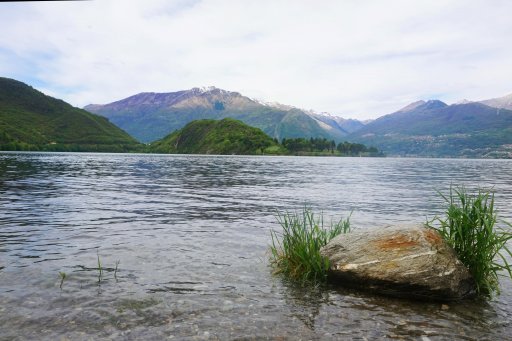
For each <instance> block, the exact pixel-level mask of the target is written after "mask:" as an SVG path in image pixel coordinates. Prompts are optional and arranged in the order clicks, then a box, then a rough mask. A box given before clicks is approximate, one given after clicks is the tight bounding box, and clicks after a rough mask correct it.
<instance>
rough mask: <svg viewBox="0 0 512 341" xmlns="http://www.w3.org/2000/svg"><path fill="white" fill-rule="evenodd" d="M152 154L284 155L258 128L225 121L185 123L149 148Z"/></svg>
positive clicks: (226, 119)
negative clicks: (181, 127)
mask: <svg viewBox="0 0 512 341" xmlns="http://www.w3.org/2000/svg"><path fill="white" fill-rule="evenodd" d="M149 151H150V152H154V153H176V154H238V155H254V154H284V153H285V150H284V149H282V148H281V147H280V146H279V145H277V144H276V143H275V142H274V140H273V139H272V138H270V137H269V136H268V135H266V134H265V133H264V132H262V131H261V130H260V129H257V128H253V127H250V126H248V125H246V124H244V123H242V122H240V121H237V120H234V119H230V118H225V119H222V120H220V121H215V120H198V121H193V122H191V123H189V124H187V125H186V126H185V127H184V128H183V129H181V130H178V131H176V132H174V133H172V134H170V135H168V136H167V137H165V138H163V139H162V140H160V141H157V142H154V143H152V144H151V145H150V147H149Z"/></svg>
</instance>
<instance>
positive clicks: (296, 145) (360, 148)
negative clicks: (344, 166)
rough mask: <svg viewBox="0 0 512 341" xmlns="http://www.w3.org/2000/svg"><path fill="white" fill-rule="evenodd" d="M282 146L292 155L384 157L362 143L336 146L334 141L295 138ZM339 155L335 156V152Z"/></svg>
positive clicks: (347, 143) (283, 142) (287, 140)
mask: <svg viewBox="0 0 512 341" xmlns="http://www.w3.org/2000/svg"><path fill="white" fill-rule="evenodd" d="M281 144H282V145H283V147H285V148H286V149H288V151H289V152H290V153H292V154H308V153H313V154H318V153H320V154H322V153H324V154H326V153H327V154H331V155H337V156H383V154H382V153H380V152H379V151H378V150H377V148H375V147H370V148H368V147H366V146H365V145H363V144H360V143H349V142H346V141H345V142H343V143H339V144H338V145H337V146H336V142H335V141H334V140H330V141H329V140H328V139H326V138H313V137H311V138H309V139H305V138H295V139H283V140H282V142H281ZM336 151H337V153H336V154H335V152H336Z"/></svg>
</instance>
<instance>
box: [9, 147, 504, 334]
mask: <svg viewBox="0 0 512 341" xmlns="http://www.w3.org/2000/svg"><path fill="white" fill-rule="evenodd" d="M511 174H512V162H511V161H505V160H446V159H442V160H441V159H439V160H436V159H388V158H386V159H367V158H320V157H311V158H308V157H240V156H224V157H221V156H164V155H127V154H72V153H69V154H57V153H55V154H53V153H47V154H38V153H0V326H1V328H0V339H5V340H11V339H19V340H24V339H48V340H55V339H61V338H64V339H66V338H68V339H71V340H82V339H83V340H88V339H154V340H161V339H167V338H174V339H191V340H195V339H199V340H201V339H213V340H215V339H218V340H225V339H266V338H270V339H277V340H280V339H322V340H324V339H354V340H364V339H368V340H372V339H386V338H388V339H395V338H396V339H418V340H428V339H430V340H439V339H441V340H444V339H446V340H452V339H462V340H482V339H488V340H506V339H512V337H511V335H512V323H511V317H510V316H512V304H511V303H512V284H511V281H510V280H509V279H504V280H503V281H502V294H501V296H499V297H497V298H495V299H493V300H492V301H490V302H481V301H468V302H462V303H450V304H447V305H442V304H440V303H418V302H411V301H407V300H400V299H392V298H386V297H379V296H374V295H370V294H366V293H361V292H356V291H353V290H348V289H336V288H332V287H328V288H324V289H321V290H315V289H311V288H310V289H301V288H297V287H295V286H293V285H292V284H290V283H286V282H283V281H282V280H281V279H279V278H276V277H273V276H271V274H270V270H269V268H268V263H267V254H266V252H267V249H268V244H269V242H270V230H271V229H278V228H279V226H278V225H277V223H276V220H275V212H276V211H280V212H283V211H284V210H295V209H301V207H302V206H303V205H304V204H305V203H307V204H309V205H311V206H312V207H313V208H314V209H317V210H323V211H324V214H325V216H326V217H330V216H334V217H337V218H339V217H341V216H343V217H344V216H346V215H348V214H350V212H353V213H352V219H351V220H352V222H353V225H354V226H356V227H357V228H367V227H371V226H381V225H385V224H389V223H422V222H424V221H425V219H426V217H430V218H431V217H433V216H434V215H435V214H437V213H441V212H442V208H443V202H442V201H441V199H440V198H439V197H438V196H437V195H436V192H435V191H436V190H442V191H445V190H446V189H447V188H448V187H449V186H450V184H451V183H453V184H464V185H466V186H468V187H471V188H474V187H475V186H477V185H480V186H484V187H491V186H494V189H495V191H496V202H497V204H498V209H499V212H500V215H501V217H503V218H506V219H508V220H512V206H511V205H510V203H511V202H512V179H511V177H510V175H511ZM98 257H99V259H100V262H101V264H102V268H103V269H104V271H103V273H102V276H101V278H100V277H99V273H98V269H97V268H98ZM117 261H119V264H118V270H117V271H115V267H116V262H117ZM59 272H65V273H66V275H67V276H66V278H65V280H64V282H63V285H62V290H61V289H60V288H59V284H60V277H59Z"/></svg>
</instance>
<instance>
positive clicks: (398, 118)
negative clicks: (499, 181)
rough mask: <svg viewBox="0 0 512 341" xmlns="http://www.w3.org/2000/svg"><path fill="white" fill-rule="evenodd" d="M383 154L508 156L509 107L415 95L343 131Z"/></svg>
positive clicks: (511, 141)
mask: <svg viewBox="0 0 512 341" xmlns="http://www.w3.org/2000/svg"><path fill="white" fill-rule="evenodd" d="M347 139H348V140H349V141H353V142H360V143H365V144H368V145H372V146H375V147H377V148H379V149H380V150H382V151H383V152H384V153H386V154H387V155H398V156H427V157H432V156H434V157H511V156H512V111H510V110H506V109H499V110H498V109H496V108H492V107H489V106H487V105H484V104H481V103H477V102H467V103H462V104H453V105H447V104H446V103H443V102H441V101H437V100H431V101H426V102H425V101H418V102H415V103H412V104H410V105H408V106H406V107H404V108H403V109H401V110H398V111H397V112H395V113H392V114H389V115H385V116H382V117H380V118H378V119H376V120H374V121H372V122H370V123H368V124H367V125H366V126H365V127H363V128H362V129H360V130H358V131H356V132H355V133H352V134H351V135H349V136H348V137H347Z"/></svg>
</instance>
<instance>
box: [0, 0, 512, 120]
mask: <svg viewBox="0 0 512 341" xmlns="http://www.w3.org/2000/svg"><path fill="white" fill-rule="evenodd" d="M511 13H512V1H508V0H503V1H499V0H485V1H484V0H482V1H472V0H459V1H451V0H443V1H431V0H428V1H423V0H415V1H410V0H407V1H395V0H382V1H371V0H368V1H359V0H333V1H328V0H325V1H324V0H318V1H313V0H310V1H301V0H289V1H279V0H270V1H266V0H259V1H249V0H247V1H245V0H239V1H235V0H211V1H210V0H204V1H200V0H197V1H195V0H190V1H184V0H175V1H174V0H171V1H169V0H144V1H132V0H119V1H109V0H95V1H68V2H37V3H33V2H19V3H12V2H11V3H4V2H2V3H0V28H1V29H0V76H2V77H9V78H14V79H17V80H20V81H22V82H25V83H27V84H29V85H31V86H33V87H34V88H36V89H38V90H40V91H43V92H44V93H46V94H48V95H51V96H54V97H57V98H61V99H63V100H65V101H67V102H69V103H71V104H72V105H74V106H78V107H83V106H85V105H87V104H90V103H96V104H104V103H110V102H113V101H116V100H120V99H123V98H126V97H128V96H131V95H134V94H136V93H139V92H172V91H178V90H184V89H190V88H193V87H201V86H216V87H218V88H222V89H225V90H231V91H237V92H240V93H241V94H243V95H245V96H248V97H251V98H257V99H261V100H265V101H269V102H279V103H283V104H288V105H293V106H296V107H299V108H303V109H313V110H315V111H319V112H329V113H331V114H333V115H338V116H342V117H345V118H349V117H350V118H356V119H371V118H376V117H379V116H381V115H384V114H388V113H391V112H394V111H396V110H398V109H400V108H401V107H403V106H405V105H407V104H409V103H411V102H414V101H417V100H420V99H424V100H428V99H440V100H443V101H445V102H447V103H455V102H458V101H460V100H462V99H469V100H481V99H487V98H493V97H501V96H504V95H506V94H510V93H512V20H511V19H510V14H511Z"/></svg>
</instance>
